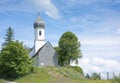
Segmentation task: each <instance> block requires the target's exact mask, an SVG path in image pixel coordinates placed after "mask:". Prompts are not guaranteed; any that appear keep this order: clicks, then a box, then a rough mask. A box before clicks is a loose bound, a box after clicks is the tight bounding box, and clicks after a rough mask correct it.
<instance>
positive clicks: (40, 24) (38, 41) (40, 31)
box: [34, 15, 45, 53]
mask: <svg viewBox="0 0 120 83" xmlns="http://www.w3.org/2000/svg"><path fill="white" fill-rule="evenodd" d="M34 35H35V36H34V46H35V53H36V52H37V51H38V50H39V49H40V48H41V47H42V46H43V45H44V44H45V23H44V21H43V20H42V19H41V17H40V15H39V16H38V17H37V19H36V20H35V22H34Z"/></svg>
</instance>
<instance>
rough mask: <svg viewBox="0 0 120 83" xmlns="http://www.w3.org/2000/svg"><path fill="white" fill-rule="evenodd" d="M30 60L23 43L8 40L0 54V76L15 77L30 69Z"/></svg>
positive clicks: (24, 73)
mask: <svg viewBox="0 0 120 83" xmlns="http://www.w3.org/2000/svg"><path fill="white" fill-rule="evenodd" d="M32 69H33V67H32V60H31V59H29V57H28V51H27V50H26V49H25V48H24V46H23V44H22V43H20V42H18V41H15V42H13V41H12V42H9V43H8V44H7V46H5V47H4V48H3V49H2V51H1V54H0V76H1V77H3V78H17V77H21V76H24V75H26V74H28V73H30V72H31V71H32Z"/></svg>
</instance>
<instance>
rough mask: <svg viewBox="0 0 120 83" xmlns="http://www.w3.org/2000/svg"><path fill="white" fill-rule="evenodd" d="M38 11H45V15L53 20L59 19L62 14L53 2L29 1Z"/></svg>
mask: <svg viewBox="0 0 120 83" xmlns="http://www.w3.org/2000/svg"><path fill="white" fill-rule="evenodd" d="M28 2H30V3H31V5H33V6H34V7H35V9H37V10H38V11H39V10H40V11H45V14H46V15H48V16H49V17H51V18H55V19H59V18H60V14H59V10H58V9H57V7H56V6H55V5H54V4H53V3H52V2H51V0H28Z"/></svg>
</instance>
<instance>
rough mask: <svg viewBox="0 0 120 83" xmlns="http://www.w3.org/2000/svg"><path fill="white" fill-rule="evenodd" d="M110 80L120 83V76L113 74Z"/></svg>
mask: <svg viewBox="0 0 120 83" xmlns="http://www.w3.org/2000/svg"><path fill="white" fill-rule="evenodd" d="M112 82H113V83H120V76H119V77H117V76H115V77H114V79H112Z"/></svg>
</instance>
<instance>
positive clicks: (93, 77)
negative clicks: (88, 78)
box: [92, 73, 101, 80]
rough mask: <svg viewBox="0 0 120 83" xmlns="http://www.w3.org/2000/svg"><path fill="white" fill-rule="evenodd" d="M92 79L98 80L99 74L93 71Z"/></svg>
mask: <svg viewBox="0 0 120 83" xmlns="http://www.w3.org/2000/svg"><path fill="white" fill-rule="evenodd" d="M92 79H93V80H100V79H101V77H100V74H97V73H93V74H92Z"/></svg>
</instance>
